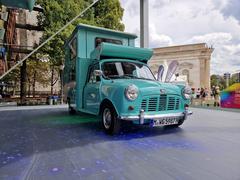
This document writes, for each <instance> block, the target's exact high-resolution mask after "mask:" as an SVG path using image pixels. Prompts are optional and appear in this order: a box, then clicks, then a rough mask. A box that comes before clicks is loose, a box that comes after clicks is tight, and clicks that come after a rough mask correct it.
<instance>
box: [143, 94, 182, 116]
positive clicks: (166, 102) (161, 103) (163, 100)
mask: <svg viewBox="0 0 240 180" xmlns="http://www.w3.org/2000/svg"><path fill="white" fill-rule="evenodd" d="M179 108H180V98H179V97H177V96H167V95H160V96H158V97H147V98H144V99H143V100H142V103H141V109H143V110H144V111H145V112H153V111H173V110H178V109H179Z"/></svg>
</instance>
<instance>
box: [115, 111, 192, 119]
mask: <svg viewBox="0 0 240 180" xmlns="http://www.w3.org/2000/svg"><path fill="white" fill-rule="evenodd" d="M187 114H188V113H187ZM184 116H185V112H180V113H169V114H153V115H148V114H141V115H139V116H120V117H119V118H120V119H122V120H127V121H134V120H140V119H142V118H143V119H161V118H165V117H184Z"/></svg>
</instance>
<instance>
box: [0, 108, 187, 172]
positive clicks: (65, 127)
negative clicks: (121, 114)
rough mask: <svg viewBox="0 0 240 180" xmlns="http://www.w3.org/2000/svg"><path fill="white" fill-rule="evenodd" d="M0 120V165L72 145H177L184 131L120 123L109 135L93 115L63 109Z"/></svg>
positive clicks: (16, 114) (4, 116) (14, 114)
mask: <svg viewBox="0 0 240 180" xmlns="http://www.w3.org/2000/svg"><path fill="white" fill-rule="evenodd" d="M0 123H1V126H0V168H1V167H3V166H5V165H8V164H9V163H13V162H16V161H24V158H26V157H29V156H32V155H34V154H39V153H46V152H49V151H58V150H62V149H69V148H72V147H77V148H85V147H86V146H88V145H89V144H91V145H92V144H98V143H112V145H114V146H116V147H118V146H126V147H131V146H133V145H134V146H136V145H137V146H141V148H164V147H166V146H168V147H179V148H181V146H182V145H184V143H185V142H184V141H182V142H181V141H179V140H178V139H177V138H178V137H179V136H181V134H183V132H184V130H182V129H181V128H150V127H143V126H136V125H129V124H124V127H123V131H122V132H121V133H120V134H119V135H114V136H110V135H107V134H105V133H104V131H103V129H102V127H101V124H100V121H99V118H96V116H90V115H86V114H77V115H74V116H69V114H68V112H67V111H66V110H54V109H51V110H50V109H49V110H41V111H39V110H29V111H26V110H24V111H15V112H11V111H6V112H3V114H2V116H1V117H0ZM169 134H174V139H173V143H172V144H171V142H170V141H169V139H168V137H167V136H168V135H169ZM175 138H176V139H175ZM156 139H157V141H156ZM169 142H170V143H169ZM176 142H177V143H176ZM150 146H151V147H150ZM185 146H186V143H185ZM185 148H186V147H185Z"/></svg>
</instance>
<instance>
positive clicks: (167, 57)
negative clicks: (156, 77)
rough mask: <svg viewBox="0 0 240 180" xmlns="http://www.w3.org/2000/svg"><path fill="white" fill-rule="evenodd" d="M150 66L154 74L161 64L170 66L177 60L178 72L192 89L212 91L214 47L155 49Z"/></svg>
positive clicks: (204, 45)
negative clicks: (211, 64) (211, 66)
mask: <svg viewBox="0 0 240 180" xmlns="http://www.w3.org/2000/svg"><path fill="white" fill-rule="evenodd" d="M153 50H154V55H153V57H152V59H151V60H150V61H149V65H150V67H151V69H152V71H153V72H154V73H156V72H157V71H158V67H159V65H161V64H165V65H166V64H168V65H169V64H170V63H171V61H173V60H177V61H178V63H179V66H178V69H177V72H176V73H178V74H179V76H180V77H182V78H183V79H185V80H186V81H187V82H188V83H189V85H190V86H191V87H194V88H200V87H204V88H208V89H210V60H211V54H212V52H213V48H212V47H208V46H207V44H206V43H200V44H189V45H180V46H170V47H162V48H154V49H153Z"/></svg>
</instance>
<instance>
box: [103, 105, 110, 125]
mask: <svg viewBox="0 0 240 180" xmlns="http://www.w3.org/2000/svg"><path fill="white" fill-rule="evenodd" d="M111 121H112V115H111V111H110V109H108V108H106V109H104V111H103V125H104V127H105V128H106V129H109V128H110V126H111Z"/></svg>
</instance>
